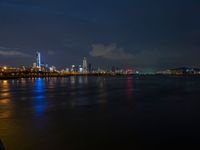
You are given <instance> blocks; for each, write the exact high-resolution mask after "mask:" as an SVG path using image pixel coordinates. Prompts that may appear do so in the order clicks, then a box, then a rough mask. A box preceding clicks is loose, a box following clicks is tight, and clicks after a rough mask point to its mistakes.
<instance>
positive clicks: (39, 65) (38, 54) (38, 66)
mask: <svg viewBox="0 0 200 150" xmlns="http://www.w3.org/2000/svg"><path fill="white" fill-rule="evenodd" d="M36 64H37V68H38V69H39V71H41V54H40V52H38V51H37V52H36Z"/></svg>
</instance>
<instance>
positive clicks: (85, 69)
mask: <svg viewBox="0 0 200 150" xmlns="http://www.w3.org/2000/svg"><path fill="white" fill-rule="evenodd" d="M87 72H88V63H87V58H86V57H84V58H83V73H87Z"/></svg>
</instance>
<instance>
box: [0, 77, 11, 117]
mask: <svg viewBox="0 0 200 150" xmlns="http://www.w3.org/2000/svg"><path fill="white" fill-rule="evenodd" d="M10 98H11V95H10V83H9V82H8V81H7V80H3V81H1V86H0V119H1V118H8V117H10V116H11V112H12V109H13V105H12V103H11V99H10Z"/></svg>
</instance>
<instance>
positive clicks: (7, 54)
mask: <svg viewBox="0 0 200 150" xmlns="http://www.w3.org/2000/svg"><path fill="white" fill-rule="evenodd" d="M198 6H199V2H198V1H195V0H190V1H189V0H184V1H183V0H182V1H180V0H173V1H172V0H169V1H165V2H159V1H156V0H155V1H151V2H149V1H147V0H140V1H139V0H135V1H131V0H125V1H123V2H122V1H119V0H117V1H115V3H113V2H112V1H105V0H103V1H95V2H94V1H90V0H88V1H84V2H83V1H80V0H78V1H76V2H72V1H71V2H69V1H67V2H66V1H63V0H59V1H56V2H54V1H51V0H49V1H42V2H41V1H37V0H36V1H32V0H30V1H23V0H21V1H15V0H2V1H1V2H0V18H1V22H0V33H1V37H0V64H2V65H4V64H8V65H10V66H20V65H22V64H23V65H27V66H31V65H32V62H33V60H34V58H33V55H34V54H35V50H39V51H40V52H41V53H42V54H43V56H45V58H44V61H47V62H48V64H55V65H56V66H58V67H59V68H65V67H66V65H71V64H81V62H80V61H81V60H82V58H83V57H87V58H88V59H89V60H90V61H91V62H92V63H95V64H97V65H99V66H103V67H107V66H108V64H109V66H110V67H112V66H113V65H114V66H119V67H127V66H130V67H133V68H136V69H138V70H141V71H143V72H151V71H155V70H160V69H167V68H174V67H184V66H186V67H199V66H200V60H199V58H198V55H199V54H200V52H199V49H200V45H199V42H198V41H199V35H200V34H199V30H200V28H199V26H200V20H199V19H198V18H199V17H198V16H199V14H200V10H199V9H198Z"/></svg>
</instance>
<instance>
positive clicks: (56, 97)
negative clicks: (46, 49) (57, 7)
mask: <svg viewBox="0 0 200 150" xmlns="http://www.w3.org/2000/svg"><path fill="white" fill-rule="evenodd" d="M199 118H200V78H199V77H160V76H129V77H83V76H79V77H74V76H72V77H67V78H47V79H43V78H37V79H19V80H1V81H0V139H1V140H2V142H3V143H4V146H5V147H6V150H60V149H67V150H73V149H81V150H82V149H93V150H95V149H116V148H122V149H134V148H135V149H143V148H144V147H145V148H150V147H151V148H160V149H163V148H165V147H166V146H167V147H168V146H169V147H171V146H173V147H174V146H176V147H179V148H180V147H181V146H182V147H185V146H190V147H191V146H199V145H200V144H199V143H200V142H199V139H200V137H199V135H200V134H199V133H200V128H199V127H200V120H199Z"/></svg>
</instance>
